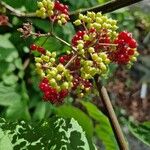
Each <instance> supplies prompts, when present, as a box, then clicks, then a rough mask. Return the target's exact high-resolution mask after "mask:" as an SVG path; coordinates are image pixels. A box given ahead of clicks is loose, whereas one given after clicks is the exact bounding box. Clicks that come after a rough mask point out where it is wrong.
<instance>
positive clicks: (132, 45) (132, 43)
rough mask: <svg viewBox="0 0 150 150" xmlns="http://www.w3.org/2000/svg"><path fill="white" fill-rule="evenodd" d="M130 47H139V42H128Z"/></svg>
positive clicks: (133, 40)
mask: <svg viewBox="0 0 150 150" xmlns="http://www.w3.org/2000/svg"><path fill="white" fill-rule="evenodd" d="M128 45H129V47H130V48H136V47H137V42H136V40H135V39H131V40H129V41H128Z"/></svg>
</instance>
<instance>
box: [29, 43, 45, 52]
mask: <svg viewBox="0 0 150 150" xmlns="http://www.w3.org/2000/svg"><path fill="white" fill-rule="evenodd" d="M30 49H31V50H32V51H37V52H39V53H41V54H45V53H46V50H45V48H43V47H41V46H38V45H35V44H31V45H30Z"/></svg>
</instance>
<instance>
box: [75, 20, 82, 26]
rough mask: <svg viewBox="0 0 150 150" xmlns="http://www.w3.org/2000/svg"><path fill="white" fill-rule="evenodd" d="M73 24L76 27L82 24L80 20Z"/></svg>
mask: <svg viewBox="0 0 150 150" xmlns="http://www.w3.org/2000/svg"><path fill="white" fill-rule="evenodd" d="M74 24H75V25H76V26H79V25H81V24H82V22H81V20H79V19H78V20H76V21H75V22H74Z"/></svg>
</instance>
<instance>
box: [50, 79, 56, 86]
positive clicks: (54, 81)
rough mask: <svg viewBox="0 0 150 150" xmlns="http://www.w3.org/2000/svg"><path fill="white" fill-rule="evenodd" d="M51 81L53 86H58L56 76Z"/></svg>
mask: <svg viewBox="0 0 150 150" xmlns="http://www.w3.org/2000/svg"><path fill="white" fill-rule="evenodd" d="M49 82H50V85H51V86H52V87H56V86H57V83H56V80H55V79H54V78H53V79H51V80H50V81H49Z"/></svg>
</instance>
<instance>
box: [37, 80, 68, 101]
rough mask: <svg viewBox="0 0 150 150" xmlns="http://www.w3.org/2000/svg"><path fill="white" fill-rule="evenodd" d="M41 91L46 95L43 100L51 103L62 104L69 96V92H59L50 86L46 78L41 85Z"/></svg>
mask: <svg viewBox="0 0 150 150" xmlns="http://www.w3.org/2000/svg"><path fill="white" fill-rule="evenodd" d="M39 88H40V90H41V91H42V92H43V93H44V96H43V99H44V100H45V101H49V102H51V103H61V102H63V100H64V98H65V97H66V96H67V95H68V90H65V89H64V90H61V91H60V92H58V91H57V89H56V88H53V87H52V86H50V84H49V80H48V79H47V78H44V79H43V80H42V81H41V82H40V84H39Z"/></svg>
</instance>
